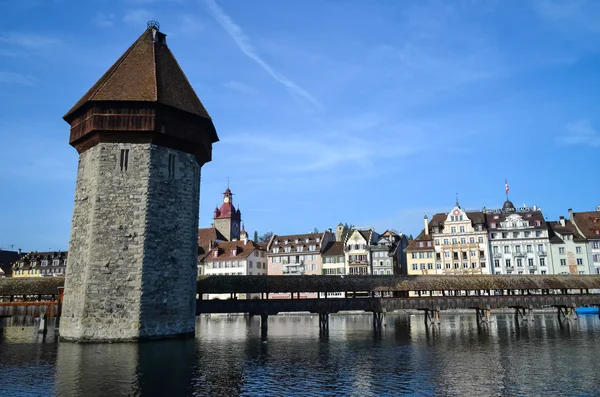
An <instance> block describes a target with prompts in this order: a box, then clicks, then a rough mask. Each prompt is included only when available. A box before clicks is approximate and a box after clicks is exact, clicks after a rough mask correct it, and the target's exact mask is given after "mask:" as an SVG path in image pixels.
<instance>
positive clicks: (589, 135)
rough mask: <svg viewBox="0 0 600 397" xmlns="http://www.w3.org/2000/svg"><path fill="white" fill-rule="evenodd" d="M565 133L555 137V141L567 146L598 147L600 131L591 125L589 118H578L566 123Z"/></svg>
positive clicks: (599, 145)
mask: <svg viewBox="0 0 600 397" xmlns="http://www.w3.org/2000/svg"><path fill="white" fill-rule="evenodd" d="M566 130H567V132H566V134H565V135H563V136H559V137H556V142H557V143H558V144H561V145H567V146H575V145H581V146H591V147H600V133H598V131H597V130H596V129H595V128H594V127H593V126H592V123H591V121H590V120H587V119H586V120H579V121H575V122H572V123H569V124H567V126H566Z"/></svg>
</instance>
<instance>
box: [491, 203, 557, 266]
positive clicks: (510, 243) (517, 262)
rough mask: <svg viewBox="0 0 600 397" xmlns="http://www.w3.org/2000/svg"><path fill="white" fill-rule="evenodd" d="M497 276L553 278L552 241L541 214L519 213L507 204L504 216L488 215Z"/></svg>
mask: <svg viewBox="0 0 600 397" xmlns="http://www.w3.org/2000/svg"><path fill="white" fill-rule="evenodd" d="M486 222H487V225H488V231H489V237H490V238H489V241H490V250H491V257H492V263H491V267H492V273H493V274H550V269H551V266H550V263H549V262H550V258H549V251H550V239H549V231H548V225H547V224H546V222H545V221H544V216H543V214H542V212H541V210H539V209H537V208H536V207H533V208H532V209H527V210H526V211H523V212H517V211H516V209H515V207H514V205H513V204H512V203H511V202H510V201H506V203H504V206H503V208H502V210H501V211H500V212H498V211H491V212H490V211H488V213H486Z"/></svg>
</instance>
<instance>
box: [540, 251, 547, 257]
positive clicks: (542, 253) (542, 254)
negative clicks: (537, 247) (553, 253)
mask: <svg viewBox="0 0 600 397" xmlns="http://www.w3.org/2000/svg"><path fill="white" fill-rule="evenodd" d="M537 254H538V256H548V254H547V253H546V251H538V252H537Z"/></svg>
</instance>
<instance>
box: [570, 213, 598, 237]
mask: <svg viewBox="0 0 600 397" xmlns="http://www.w3.org/2000/svg"><path fill="white" fill-rule="evenodd" d="M573 220H574V221H575V224H576V225H577V227H578V228H579V230H581V233H582V234H583V235H584V237H586V238H588V239H594V240H596V239H600V234H599V233H600V212H599V211H589V212H574V213H573Z"/></svg>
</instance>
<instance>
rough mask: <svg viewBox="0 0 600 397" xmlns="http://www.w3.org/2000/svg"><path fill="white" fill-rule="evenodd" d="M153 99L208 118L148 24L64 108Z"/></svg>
mask: <svg viewBox="0 0 600 397" xmlns="http://www.w3.org/2000/svg"><path fill="white" fill-rule="evenodd" d="M102 101H126V102H155V103H160V104H163V105H167V106H171V107H173V108H176V109H179V110H183V111H185V112H188V113H191V114H194V115H197V116H200V117H203V118H206V119H210V116H209V115H208V112H207V111H206V109H205V108H204V105H202V102H200V99H199V98H198V96H197V95H196V93H195V92H194V89H193V88H192V86H191V84H190V82H189V81H188V79H187V77H186V76H185V74H184V73H183V70H182V69H181V67H180V66H179V64H178V63H177V60H175V57H174V56H173V54H172V53H171V50H169V47H167V44H166V35H165V34H163V33H160V32H159V31H158V30H157V29H156V28H153V27H149V28H148V29H146V30H145V31H144V33H142V35H141V36H140V37H139V38H138V39H137V40H136V41H135V43H133V44H132V45H131V47H129V49H127V51H125V53H124V54H123V55H122V56H121V57H120V58H119V59H118V60H117V61H116V62H115V64H114V65H112V66H111V67H110V68H109V69H108V71H107V72H106V73H104V75H103V76H102V77H101V78H100V79H99V80H98V81H97V82H96V84H94V85H93V86H92V88H90V90H89V91H88V92H87V93H86V94H85V95H84V96H83V97H81V99H80V100H79V101H78V102H77V103H76V104H75V106H73V107H72V108H71V110H69V111H68V112H67V114H66V115H65V116H64V119H65V120H67V121H69V119H70V118H71V116H72V115H73V114H74V113H75V112H76V111H77V110H78V109H79V108H81V107H82V106H84V105H85V104H86V103H88V102H102Z"/></svg>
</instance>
